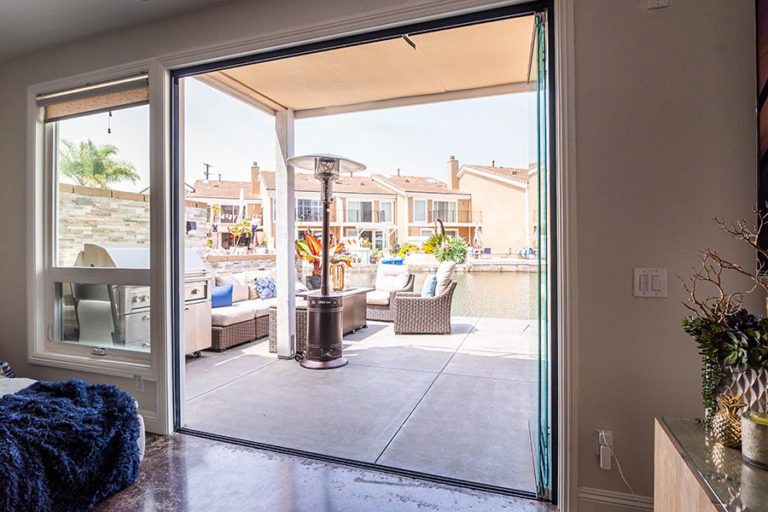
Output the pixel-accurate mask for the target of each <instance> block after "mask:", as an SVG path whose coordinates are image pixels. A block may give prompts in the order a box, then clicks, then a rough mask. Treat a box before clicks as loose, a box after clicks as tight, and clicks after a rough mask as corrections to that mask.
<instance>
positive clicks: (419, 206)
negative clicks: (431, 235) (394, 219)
mask: <svg viewBox="0 0 768 512" xmlns="http://www.w3.org/2000/svg"><path fill="white" fill-rule="evenodd" d="M413 222H427V201H426V200H425V199H414V200H413Z"/></svg>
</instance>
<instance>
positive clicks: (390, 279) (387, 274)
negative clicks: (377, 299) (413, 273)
mask: <svg viewBox="0 0 768 512" xmlns="http://www.w3.org/2000/svg"><path fill="white" fill-rule="evenodd" d="M409 277H410V268H409V267H408V265H383V264H382V265H379V269H378V270H377V271H376V284H375V285H374V287H375V288H376V291H384V292H394V291H397V290H402V289H403V288H405V285H407V284H408V278H409Z"/></svg>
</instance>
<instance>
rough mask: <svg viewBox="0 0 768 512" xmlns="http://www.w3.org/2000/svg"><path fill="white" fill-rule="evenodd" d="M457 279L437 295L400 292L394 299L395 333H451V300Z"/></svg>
mask: <svg viewBox="0 0 768 512" xmlns="http://www.w3.org/2000/svg"><path fill="white" fill-rule="evenodd" d="M455 289H456V281H451V282H450V284H449V285H448V286H447V288H446V289H445V290H444V291H443V292H442V293H441V294H440V295H437V296H435V297H422V296H421V294H420V293H413V292H410V293H404V292H401V293H398V294H397V295H396V297H395V300H394V307H393V309H394V322H395V325H394V328H395V334H450V333H451V302H452V301H453V292H454V290H455Z"/></svg>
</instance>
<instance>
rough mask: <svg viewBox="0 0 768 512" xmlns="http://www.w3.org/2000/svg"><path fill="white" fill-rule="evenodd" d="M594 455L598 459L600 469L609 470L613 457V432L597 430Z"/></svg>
mask: <svg viewBox="0 0 768 512" xmlns="http://www.w3.org/2000/svg"><path fill="white" fill-rule="evenodd" d="M595 433H596V434H597V443H596V445H595V446H596V455H597V456H598V458H599V459H600V469H604V470H606V471H610V470H611V458H612V457H613V430H606V429H597V430H596V431H595Z"/></svg>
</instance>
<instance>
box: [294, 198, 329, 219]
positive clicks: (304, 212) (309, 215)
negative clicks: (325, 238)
mask: <svg viewBox="0 0 768 512" xmlns="http://www.w3.org/2000/svg"><path fill="white" fill-rule="evenodd" d="M296 220H297V221H300V222H322V221H323V206H322V203H321V202H320V200H319V199H298V200H296Z"/></svg>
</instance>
